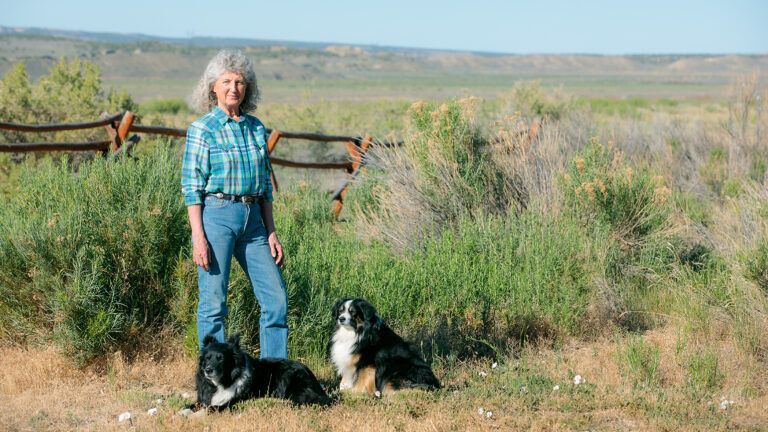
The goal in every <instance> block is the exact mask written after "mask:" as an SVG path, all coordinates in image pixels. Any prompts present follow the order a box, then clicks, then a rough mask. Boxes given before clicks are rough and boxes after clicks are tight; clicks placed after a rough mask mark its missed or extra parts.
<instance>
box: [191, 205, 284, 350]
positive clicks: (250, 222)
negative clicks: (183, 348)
mask: <svg viewBox="0 0 768 432" xmlns="http://www.w3.org/2000/svg"><path fill="white" fill-rule="evenodd" d="M203 231H205V237H206V239H207V240H208V247H209V258H210V263H209V265H208V271H205V270H204V269H203V268H202V267H198V268H197V275H198V287H199V288H200V300H199V303H198V305H197V338H198V342H199V345H200V348H202V346H203V338H204V337H205V336H206V335H208V334H212V335H214V336H215V337H216V340H218V341H220V342H223V341H224V318H225V317H226V316H227V312H228V310H227V287H228V285H229V270H230V268H231V265H232V256H233V255H234V257H235V258H236V259H237V261H238V262H239V263H240V266H241V267H242V268H243V270H244V271H245V274H246V275H248V278H249V279H250V280H251V286H252V287H253V293H254V294H255V295H256V299H257V300H258V301H259V305H260V306H261V319H260V320H259V344H260V348H261V354H260V355H261V357H280V358H287V357H288V324H287V314H288V294H287V292H286V290H285V282H284V281H283V276H282V273H281V272H280V269H279V268H278V267H277V265H276V264H275V259H274V258H272V254H271V253H270V251H269V243H268V242H267V229H266V227H265V226H264V222H263V221H262V219H261V207H260V205H259V204H258V203H254V204H243V203H240V202H233V201H229V200H223V199H219V198H216V197H212V196H208V197H205V203H204V205H203Z"/></svg>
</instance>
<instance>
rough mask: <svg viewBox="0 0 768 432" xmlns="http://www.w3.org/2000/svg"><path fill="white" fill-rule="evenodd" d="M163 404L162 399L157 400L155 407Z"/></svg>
mask: <svg viewBox="0 0 768 432" xmlns="http://www.w3.org/2000/svg"><path fill="white" fill-rule="evenodd" d="M162 404H163V400H162V399H157V400H156V401H155V405H162Z"/></svg>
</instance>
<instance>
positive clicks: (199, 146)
mask: <svg viewBox="0 0 768 432" xmlns="http://www.w3.org/2000/svg"><path fill="white" fill-rule="evenodd" d="M205 135H206V130H205V129H204V128H203V127H202V125H198V124H197V123H192V125H190V127H189V128H187V141H186V144H185V146H184V157H183V160H182V164H181V193H182V195H183V196H184V205H187V206H190V205H194V204H202V202H203V197H204V195H205V186H206V183H207V181H208V177H209V175H210V172H211V166H210V162H209V156H210V148H209V146H208V142H207V141H206V139H205Z"/></svg>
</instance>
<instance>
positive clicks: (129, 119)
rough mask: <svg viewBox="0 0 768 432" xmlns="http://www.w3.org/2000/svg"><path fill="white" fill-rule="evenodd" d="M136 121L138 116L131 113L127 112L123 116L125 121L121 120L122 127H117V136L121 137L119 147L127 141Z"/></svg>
mask: <svg viewBox="0 0 768 432" xmlns="http://www.w3.org/2000/svg"><path fill="white" fill-rule="evenodd" d="M135 119H136V115H134V114H133V113H132V112H130V111H126V112H125V114H123V119H122V120H120V125H119V126H118V127H117V136H118V137H120V144H118V147H119V146H120V145H121V144H122V143H123V141H125V137H127V136H128V132H129V131H130V130H131V126H133V121H134V120H135Z"/></svg>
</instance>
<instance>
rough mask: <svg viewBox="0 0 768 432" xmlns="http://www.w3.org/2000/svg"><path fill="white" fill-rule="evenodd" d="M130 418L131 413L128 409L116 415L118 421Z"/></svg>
mask: <svg viewBox="0 0 768 432" xmlns="http://www.w3.org/2000/svg"><path fill="white" fill-rule="evenodd" d="M130 419H131V413H130V412H128V411H126V412H124V413H122V414H120V415H119V416H117V421H119V422H124V421H126V420H130Z"/></svg>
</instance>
